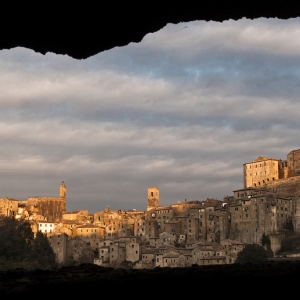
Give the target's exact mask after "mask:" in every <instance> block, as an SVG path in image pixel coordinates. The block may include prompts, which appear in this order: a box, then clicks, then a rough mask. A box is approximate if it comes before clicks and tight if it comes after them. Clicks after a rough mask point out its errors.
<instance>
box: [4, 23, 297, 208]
mask: <svg viewBox="0 0 300 300" xmlns="http://www.w3.org/2000/svg"><path fill="white" fill-rule="evenodd" d="M99 38H101V37H100V36H99ZM299 95H300V18H295V19H289V20H279V19H265V18H260V19H254V20H248V19H245V18H243V19H240V20H238V21H233V20H229V21H224V22H205V21H193V22H188V23H179V24H167V25H166V26H165V27H164V28H162V29H161V30H159V31H158V32H155V33H149V34H147V35H146V36H145V37H144V38H143V40H142V41H141V42H140V43H130V44H129V45H127V46H124V47H116V48H113V49H111V50H108V51H105V52H101V53H99V54H97V55H95V56H93V57H90V58H88V59H85V60H75V59H73V58H71V57H69V56H67V55H56V54H54V53H47V54H46V55H42V54H40V53H36V52H34V51H33V50H30V49H25V48H21V47H17V48H14V49H10V50H2V51H0V141H1V147H0V197H11V198H15V199H20V200H21V199H24V200H25V199H27V198H28V197H35V196H56V197H58V196H59V185H60V183H61V182H62V181H64V182H65V183H66V186H67V210H68V211H70V210H77V209H86V210H89V211H90V212H92V213H94V212H97V211H100V210H103V209H104V208H106V207H107V206H109V207H110V208H111V209H125V210H130V209H133V208H135V209H141V210H145V209H146V207H147V189H148V188H149V187H151V186H155V187H158V188H159V189H160V204H161V205H170V204H172V203H177V202H178V201H184V200H185V199H187V200H205V199H207V198H216V199H220V200H222V199H223V197H224V196H227V195H232V194H233V193H232V191H233V190H236V189H240V188H243V164H244V163H246V162H250V161H252V160H254V159H256V158H257V157H258V156H260V155H262V156H267V157H273V158H277V159H286V155H287V153H288V152H290V151H291V150H295V149H299V148H300V142H299V136H300V118H299V116H300V103H299V101H298V100H299Z"/></svg>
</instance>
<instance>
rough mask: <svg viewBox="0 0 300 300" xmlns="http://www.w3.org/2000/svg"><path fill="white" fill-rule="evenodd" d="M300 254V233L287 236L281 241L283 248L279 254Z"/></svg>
mask: <svg viewBox="0 0 300 300" xmlns="http://www.w3.org/2000/svg"><path fill="white" fill-rule="evenodd" d="M299 252H300V233H293V234H289V235H287V236H286V237H285V238H284V239H283V240H282V241H281V247H280V250H279V251H278V253H277V254H280V253H299Z"/></svg>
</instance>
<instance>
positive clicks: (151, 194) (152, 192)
mask: <svg viewBox="0 0 300 300" xmlns="http://www.w3.org/2000/svg"><path fill="white" fill-rule="evenodd" d="M158 206H159V189H158V188H156V187H154V186H152V187H150V188H148V206H147V211H149V210H151V209H153V208H156V207H158Z"/></svg>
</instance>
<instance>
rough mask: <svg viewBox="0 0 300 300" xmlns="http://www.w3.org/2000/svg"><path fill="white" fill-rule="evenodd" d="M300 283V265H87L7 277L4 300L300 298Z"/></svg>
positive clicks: (2, 281) (1, 288)
mask: <svg viewBox="0 0 300 300" xmlns="http://www.w3.org/2000/svg"><path fill="white" fill-rule="evenodd" d="M299 279H300V262H299V261H294V262H293V261H283V262H279V261H278V262H277V261H272V262H267V263H263V264H234V265H222V266H201V267H200V266H192V267H189V268H155V269H153V270H144V269H143V270H132V269H113V268H103V267H99V266H96V265H92V264H83V265H80V266H77V267H63V268H61V269H55V270H36V271H25V270H23V269H16V270H11V271H7V272H1V273H0V297H1V298H0V299H4V298H3V296H7V297H8V296H19V295H20V296H22V297H23V296H29V295H31V296H33V295H35V296H34V298H36V297H38V298H39V299H41V298H44V299H49V297H55V298H57V299H61V298H62V297H65V296H68V299H70V298H69V297H75V298H74V299H77V298H78V297H79V296H85V297H89V296H92V295H97V298H103V297H104V296H105V297H108V296H109V298H110V299H116V297H119V296H123V298H124V297H125V298H126V299H133V298H141V297H142V299H149V297H150V298H153V299H154V298H156V299H161V297H165V296H168V299H169V297H171V296H172V297H174V296H175V298H176V296H178V297H179V296H186V297H188V298H190V297H192V298H194V296H197V295H198V296H197V297H196V298H199V297H200V295H202V296H201V298H202V297H204V295H208V296H209V297H208V298H209V299H215V296H221V297H225V296H226V297H225V298H226V299H230V298H232V299H236V298H238V299H240V298H242V299H249V298H248V296H249V295H254V296H257V297H259V296H263V295H266V296H271V295H272V296H273V295H274V296H276V295H280V294H281V293H282V292H283V291H284V294H285V295H287V294H289V293H293V294H294V293H296V294H298V292H297V290H298V286H299ZM296 294H294V295H296ZM230 295H231V296H230ZM234 295H235V296H234ZM246 296H247V297H246ZM245 297H246V298H245ZM125 298H124V299H125ZM259 298H260V297H259ZM259 298H258V299H259ZM5 299H8V298H5ZM26 299H27V298H26Z"/></svg>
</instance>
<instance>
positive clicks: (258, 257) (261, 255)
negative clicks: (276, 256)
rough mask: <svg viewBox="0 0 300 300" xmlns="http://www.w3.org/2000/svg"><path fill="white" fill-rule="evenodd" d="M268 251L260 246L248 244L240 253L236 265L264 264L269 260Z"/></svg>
mask: <svg viewBox="0 0 300 300" xmlns="http://www.w3.org/2000/svg"><path fill="white" fill-rule="evenodd" d="M268 257H269V253H268V251H267V250H266V249H265V248H264V247H263V246H260V245H257V244H248V245H245V248H244V249H243V250H242V251H241V252H239V253H238V256H237V259H236V261H235V263H236V264H244V263H262V262H265V261H267V260H268Z"/></svg>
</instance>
